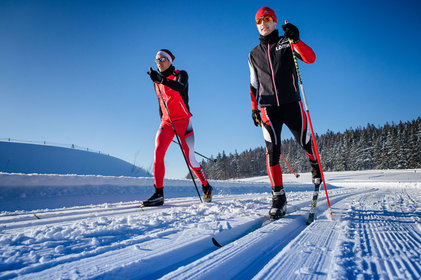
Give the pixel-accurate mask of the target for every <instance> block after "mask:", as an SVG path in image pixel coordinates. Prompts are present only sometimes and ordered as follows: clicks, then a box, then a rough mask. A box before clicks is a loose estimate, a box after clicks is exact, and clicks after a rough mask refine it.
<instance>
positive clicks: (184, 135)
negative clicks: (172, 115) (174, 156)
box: [153, 118, 208, 188]
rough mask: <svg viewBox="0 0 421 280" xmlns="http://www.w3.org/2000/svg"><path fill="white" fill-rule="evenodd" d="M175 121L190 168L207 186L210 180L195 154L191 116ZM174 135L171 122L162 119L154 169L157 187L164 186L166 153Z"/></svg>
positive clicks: (156, 144)
mask: <svg viewBox="0 0 421 280" xmlns="http://www.w3.org/2000/svg"><path fill="white" fill-rule="evenodd" d="M173 123H174V127H175V130H176V131H177V135H178V137H179V138H180V141H181V147H182V149H183V153H184V155H185V156H186V159H187V162H188V164H189V166H190V168H191V169H192V170H193V172H194V174H196V176H197V178H199V180H200V183H202V185H203V186H206V185H207V183H208V181H207V179H206V176H205V172H204V171H203V168H202V166H201V165H200V164H199V163H198V162H197V160H196V158H195V156H194V132H193V126H192V123H191V121H190V118H186V119H181V120H176V121H174V122H173ZM174 136H175V134H174V129H173V127H172V125H171V123H170V122H168V121H162V122H161V125H160V127H159V129H158V132H157V133H156V138H155V160H154V166H153V170H154V183H155V187H156V188H162V187H163V186H164V176H165V164H164V158H165V153H166V152H167V150H168V147H169V145H170V144H171V141H172V140H173V139H174Z"/></svg>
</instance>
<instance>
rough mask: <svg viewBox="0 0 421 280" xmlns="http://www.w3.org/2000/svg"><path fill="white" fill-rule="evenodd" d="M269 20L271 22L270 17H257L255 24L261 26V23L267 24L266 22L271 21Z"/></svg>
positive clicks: (271, 18)
mask: <svg viewBox="0 0 421 280" xmlns="http://www.w3.org/2000/svg"><path fill="white" fill-rule="evenodd" d="M271 20H273V17H272V16H264V17H259V18H258V19H256V24H261V23H262V21H264V22H268V21H271Z"/></svg>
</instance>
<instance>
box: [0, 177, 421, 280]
mask: <svg viewBox="0 0 421 280" xmlns="http://www.w3.org/2000/svg"><path fill="white" fill-rule="evenodd" d="M343 185H346V184H343ZM354 185H355V184H354ZM357 185H358V184H357ZM420 193H421V189H420V186H419V184H418V183H415V187H414V185H411V184H409V186H408V185H405V184H400V183H389V182H387V183H382V182H376V183H374V184H359V187H358V188H355V187H353V184H351V183H350V184H349V185H346V187H339V188H334V189H332V190H330V191H329V197H330V201H331V205H332V211H333V219H330V218H329V214H328V213H329V212H328V209H327V203H326V199H325V196H324V192H323V190H321V192H320V196H319V203H318V207H317V214H318V215H317V218H316V221H315V222H314V223H312V224H311V225H310V226H306V225H305V221H306V218H307V215H308V211H309V208H310V200H311V196H312V192H311V191H304V192H290V193H288V192H287V197H288V214H287V216H286V217H284V218H282V219H280V220H278V221H275V222H272V223H270V224H268V225H266V226H264V227H260V226H261V224H262V223H263V221H264V217H265V216H266V214H267V211H268V205H269V204H270V196H268V195H267V194H261V193H259V194H242V195H217V196H215V197H214V202H212V203H210V204H200V203H198V198H197V197H191V198H172V199H168V200H166V203H165V205H164V206H163V207H156V208H145V209H143V210H142V209H140V208H139V207H138V205H139V203H140V202H139V201H133V202H127V203H112V204H100V205H89V206H80V207H70V208H62V209H46V210H40V211H37V212H34V211H19V212H12V213H10V214H7V213H6V214H3V215H1V216H0V230H1V235H2V238H1V239H0V245H2V246H10V249H11V250H10V252H11V251H12V249H13V250H14V251H15V254H16V255H13V254H12V253H9V254H10V256H8V258H6V257H7V256H5V254H7V253H8V252H9V250H6V251H4V252H3V260H5V262H4V263H3V264H1V266H0V279H13V278H17V279H43V280H47V279H158V278H162V279H357V278H359V277H362V278H364V277H366V278H367V277H368V278H370V277H371V276H372V275H376V277H378V278H383V279H420V278H421V260H420V257H421V250H420V248H421V226H420V217H421V216H420V210H421V209H420V206H419V205H420V197H421V196H420ZM34 214H36V215H37V216H38V217H39V218H40V219H37V218H35V216H34ZM212 237H214V238H215V239H216V240H218V242H219V243H221V244H222V245H224V246H223V247H222V248H217V247H216V246H215V245H214V244H213V243H212V241H211V239H212ZM3 248H4V247H3ZM18 255H20V256H22V255H24V256H26V258H21V261H19V258H18ZM14 258H15V261H14Z"/></svg>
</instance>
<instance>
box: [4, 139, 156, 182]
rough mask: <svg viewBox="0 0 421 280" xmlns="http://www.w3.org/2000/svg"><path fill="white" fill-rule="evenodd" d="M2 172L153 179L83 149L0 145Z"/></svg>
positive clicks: (133, 167) (8, 143) (141, 171)
mask: <svg viewBox="0 0 421 280" xmlns="http://www.w3.org/2000/svg"><path fill="white" fill-rule="evenodd" d="M0 172H9V173H26V174H31V173H39V174H79V175H108V176H133V177H145V176H150V174H149V173H148V172H146V171H145V170H143V169H141V168H139V167H137V166H134V165H133V164H130V163H128V162H126V161H123V160H121V159H118V158H116V157H112V156H109V155H104V154H101V153H98V152H89V151H83V150H79V149H72V148H64V147H57V146H49V145H37V144H28V143H16V142H5V141H0Z"/></svg>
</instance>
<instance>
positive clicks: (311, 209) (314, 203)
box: [306, 182, 320, 225]
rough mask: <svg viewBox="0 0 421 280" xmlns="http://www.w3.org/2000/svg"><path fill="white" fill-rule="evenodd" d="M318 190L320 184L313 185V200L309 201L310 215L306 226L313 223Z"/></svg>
mask: <svg viewBox="0 0 421 280" xmlns="http://www.w3.org/2000/svg"><path fill="white" fill-rule="evenodd" d="M319 190H320V182H319V184H317V183H316V184H314V193H313V199H312V200H311V206H310V214H309V215H308V219H307V222H306V224H307V225H309V224H311V223H312V222H313V221H314V217H315V215H316V206H317V198H318V197H319Z"/></svg>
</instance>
